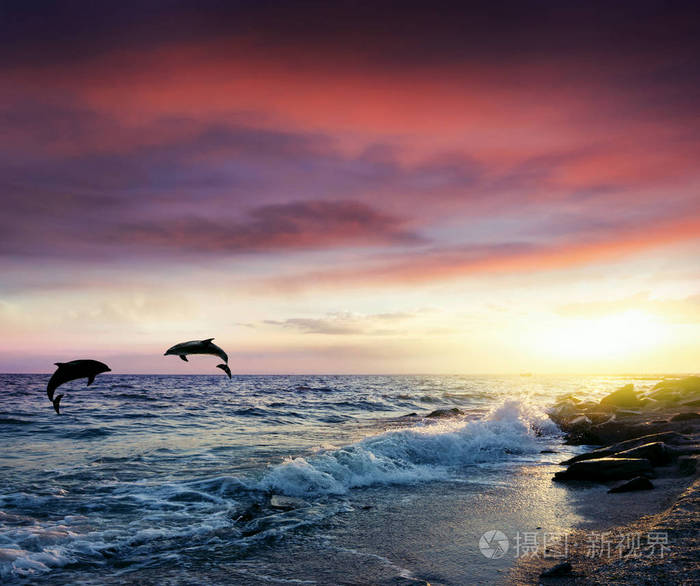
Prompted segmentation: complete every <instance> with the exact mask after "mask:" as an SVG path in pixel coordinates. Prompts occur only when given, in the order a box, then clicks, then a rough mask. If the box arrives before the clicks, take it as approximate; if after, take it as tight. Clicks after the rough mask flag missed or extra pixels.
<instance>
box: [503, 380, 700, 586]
mask: <svg viewBox="0 0 700 586" xmlns="http://www.w3.org/2000/svg"><path fill="white" fill-rule="evenodd" d="M617 393H618V395H617V398H618V400H619V402H620V403H621V404H618V405H617V406H616V407H615V406H612V405H608V406H607V408H606V409H605V412H607V413H608V414H609V415H612V414H614V413H615V412H616V411H617V412H618V414H621V415H622V416H621V417H619V418H617V420H616V421H615V418H614V419H613V421H610V422H608V423H607V424H606V423H605V422H603V423H598V425H597V426H596V425H592V423H593V421H591V419H593V420H595V416H594V417H592V418H591V417H588V418H587V419H588V421H581V420H580V418H581V417H586V415H585V413H586V411H588V412H589V414H591V413H594V414H595V413H600V411H601V403H600V402H597V405H596V402H595V401H593V402H588V403H586V402H580V403H579V402H578V401H577V400H575V399H574V400H573V401H572V400H571V399H572V398H571V397H568V398H565V399H563V400H562V401H560V402H559V404H558V406H557V407H555V409H554V411H553V413H554V414H555V415H554V418H555V419H556V420H557V421H558V422H559V424H560V425H561V426H562V428H563V429H564V430H567V431H568V439H569V441H571V442H572V443H582V442H584V441H596V443H597V445H602V444H606V445H607V444H608V441H605V440H611V439H613V438H614V439H621V438H624V439H622V442H624V445H621V444H620V443H617V444H615V443H611V445H608V446H607V448H606V447H597V451H598V455H600V456H602V457H609V456H610V455H617V454H614V452H615V449H616V448H615V446H618V448H626V449H627V450H629V449H630V446H634V447H632V448H631V449H632V450H636V453H631V456H633V457H634V456H644V455H647V457H649V458H651V460H650V461H651V462H653V464H655V465H654V466H653V469H652V470H651V472H650V473H647V474H645V475H644V476H646V477H649V478H650V479H651V483H653V484H652V485H653V489H648V488H647V489H645V490H631V491H629V492H620V493H614V494H610V493H609V490H610V489H611V487H615V486H620V485H624V484H625V481H624V480H623V478H630V476H634V474H631V473H628V474H624V473H622V474H619V476H620V478H617V479H616V480H610V479H608V480H607V481H603V482H600V481H599V482H596V479H595V478H591V479H573V480H568V481H567V482H566V483H567V486H569V488H570V495H569V500H570V502H572V503H573V506H574V508H575V509H576V510H577V511H578V512H579V514H580V515H581V517H582V519H583V520H582V522H579V523H578V524H577V526H576V527H575V528H573V530H572V531H571V532H570V533H568V534H567V536H566V540H567V544H566V555H564V556H561V559H554V558H553V557H552V556H547V555H545V554H544V552H542V551H540V552H538V553H539V555H530V556H528V555H526V556H523V557H520V558H519V559H518V562H517V563H516V565H515V567H514V568H513V571H512V573H511V574H510V576H509V582H511V583H514V584H536V583H553V584H554V583H556V584H601V585H602V584H610V583H613V582H615V583H623V584H659V585H661V584H697V583H698V581H700V556H699V555H698V537H699V535H698V534H699V529H700V527H699V526H698V518H700V481H699V480H698V473H697V472H698V471H697V459H698V454H700V417H698V416H697V406H698V399H700V396H699V395H700V379H698V377H688V378H679V379H673V378H671V379H669V380H665V381H661V382H660V383H658V384H657V385H655V387H653V388H652V389H651V390H650V391H648V392H643V393H637V392H636V391H635V390H634V388H630V387H629V386H627V387H621V389H619V390H618V391H617ZM654 396H656V398H654ZM577 405H580V407H579V406H577ZM577 419H579V420H578V421H577ZM660 450H661V451H660ZM621 451H622V450H620V451H618V454H619V453H620V452H621ZM592 455H594V454H592ZM627 455H628V456H629V455H630V452H627ZM621 458H622V457H621ZM655 458H658V461H654V460H655ZM648 461H649V460H648ZM590 471H591V470H590V469H589V471H588V472H590ZM559 474H560V475H561V474H562V473H561V470H560V472H559ZM592 476H593V475H592ZM598 480H600V479H598ZM566 563H569V564H571V567H570V568H568V567H565V566H564V567H560V568H559V569H558V570H555V571H554V572H553V573H554V574H558V575H553V576H550V577H547V576H546V574H545V575H543V572H544V573H546V572H547V571H548V570H550V571H551V570H552V569H553V568H555V567H556V566H557V564H566Z"/></svg>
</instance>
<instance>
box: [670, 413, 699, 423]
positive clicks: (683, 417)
mask: <svg viewBox="0 0 700 586" xmlns="http://www.w3.org/2000/svg"><path fill="white" fill-rule="evenodd" d="M693 419H700V413H693V412H692V411H691V412H690V413H679V414H678V415H674V416H673V417H671V419H670V421H691V420H693Z"/></svg>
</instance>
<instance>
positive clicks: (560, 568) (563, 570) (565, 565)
mask: <svg viewBox="0 0 700 586" xmlns="http://www.w3.org/2000/svg"><path fill="white" fill-rule="evenodd" d="M572 570H573V568H572V567H571V563H570V562H562V563H561V564H557V565H556V566H552V567H551V568H549V569H548V570H545V571H544V572H542V573H541V574H540V578H559V577H561V576H568V575H569V574H571V571H572Z"/></svg>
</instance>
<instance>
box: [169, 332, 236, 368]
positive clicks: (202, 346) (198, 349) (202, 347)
mask: <svg viewBox="0 0 700 586" xmlns="http://www.w3.org/2000/svg"><path fill="white" fill-rule="evenodd" d="M213 339H214V338H207V339H206V340H191V341H189V342H182V343H181V344H175V345H174V346H173V347H172V348H168V349H167V350H166V351H165V354H164V355H163V356H179V357H180V358H181V359H182V360H184V361H185V362H188V360H187V355H188V354H211V355H212V356H218V357H219V358H221V360H223V361H224V364H219V365H218V366H217V368H221V370H223V371H224V372H225V373H226V374H228V376H229V378H231V371H230V370H229V367H228V355H227V354H226V352H224V351H223V350H222V349H221V348H219V347H218V346H217V345H216V344H213V343H212V340H213Z"/></svg>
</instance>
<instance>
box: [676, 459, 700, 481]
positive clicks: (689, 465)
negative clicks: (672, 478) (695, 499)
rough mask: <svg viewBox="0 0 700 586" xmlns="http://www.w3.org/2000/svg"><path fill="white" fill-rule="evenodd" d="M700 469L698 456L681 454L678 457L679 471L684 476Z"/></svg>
mask: <svg viewBox="0 0 700 586" xmlns="http://www.w3.org/2000/svg"><path fill="white" fill-rule="evenodd" d="M697 469H698V459H697V457H696V456H680V457H679V458H678V472H680V473H681V475H682V476H692V475H693V474H695V472H696V471H697Z"/></svg>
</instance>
